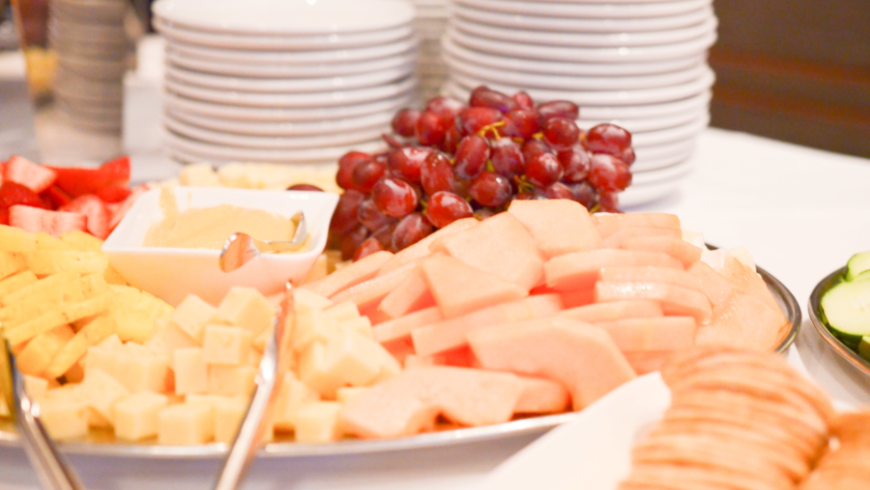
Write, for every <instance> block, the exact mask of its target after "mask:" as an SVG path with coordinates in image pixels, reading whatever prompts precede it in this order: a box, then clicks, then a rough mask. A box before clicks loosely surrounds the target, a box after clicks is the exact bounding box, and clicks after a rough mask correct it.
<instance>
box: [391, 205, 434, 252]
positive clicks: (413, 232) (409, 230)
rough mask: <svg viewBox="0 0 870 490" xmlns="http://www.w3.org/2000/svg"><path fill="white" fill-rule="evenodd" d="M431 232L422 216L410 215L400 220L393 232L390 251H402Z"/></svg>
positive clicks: (429, 224)
mask: <svg viewBox="0 0 870 490" xmlns="http://www.w3.org/2000/svg"><path fill="white" fill-rule="evenodd" d="M433 231H434V230H433V228H432V224H431V223H429V221H428V220H427V219H426V218H424V217H423V215H422V214H420V213H411V214H409V215H407V216H405V217H404V218H402V219H401V221H399V224H398V225H396V229H395V230H393V244H392V245H393V246H392V249H393V251H394V252H398V251H400V250H404V249H405V248H407V247H409V246H411V245H413V244H415V243H417V242H419V241H420V240H422V239H424V238H426V237H427V236H428V235H429V234H431V233H432V232H433Z"/></svg>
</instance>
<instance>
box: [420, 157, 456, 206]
mask: <svg viewBox="0 0 870 490" xmlns="http://www.w3.org/2000/svg"><path fill="white" fill-rule="evenodd" d="M454 182H455V179H454V177H453V165H451V164H450V160H449V159H448V158H447V157H446V156H444V154H443V153H439V152H437V151H433V152H432V153H431V154H430V155H429V156H428V157H426V160H425V161H424V162H423V168H422V169H421V170H420V183H421V184H422V185H423V191H425V192H426V194H429V195H430V196H431V195H433V194H435V193H436V192H438V191H453V190H454V189H455V185H454Z"/></svg>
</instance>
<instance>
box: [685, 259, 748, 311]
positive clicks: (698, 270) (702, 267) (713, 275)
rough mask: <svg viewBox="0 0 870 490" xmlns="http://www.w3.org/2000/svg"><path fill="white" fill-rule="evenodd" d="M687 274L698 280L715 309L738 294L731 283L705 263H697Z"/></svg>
mask: <svg viewBox="0 0 870 490" xmlns="http://www.w3.org/2000/svg"><path fill="white" fill-rule="evenodd" d="M686 272H688V273H689V274H691V275H693V276H695V277H696V278H698V285H699V286H700V287H701V291H703V293H704V294H705V295H707V299H709V300H710V303H711V304H712V305H713V307H714V308H715V307H717V306H719V305H721V304H722V303H724V302H725V300H727V299H728V298H729V297H731V296H733V295H734V294H736V293H737V289H736V287H735V286H734V284H732V283H731V281H729V280H728V279H726V278H725V276H723V275H722V274H720V273H718V272H716V270H715V269H713V268H712V267H710V266H709V265H707V264H706V263H704V262H701V261H698V262H695V263H694V264H692V266H691V267H689V268H688V269H687V270H686Z"/></svg>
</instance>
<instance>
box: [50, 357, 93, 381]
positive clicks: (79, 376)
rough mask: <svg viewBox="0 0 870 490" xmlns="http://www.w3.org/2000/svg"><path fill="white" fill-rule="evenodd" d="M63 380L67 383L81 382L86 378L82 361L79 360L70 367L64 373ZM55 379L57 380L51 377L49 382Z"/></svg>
mask: <svg viewBox="0 0 870 490" xmlns="http://www.w3.org/2000/svg"><path fill="white" fill-rule="evenodd" d="M63 380H64V382H66V383H81V382H82V381H84V380H85V368H84V367H82V363H81V362H77V363H75V364H73V365H72V366H70V368H69V369H67V370H66V372H65V373H63ZM52 381H54V382H55V383H56V382H57V381H56V380H55V379H54V378H51V379H49V383H51V382H52Z"/></svg>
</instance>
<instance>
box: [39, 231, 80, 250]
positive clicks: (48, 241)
mask: <svg viewBox="0 0 870 490" xmlns="http://www.w3.org/2000/svg"><path fill="white" fill-rule="evenodd" d="M35 235H36V249H37V250H75V249H74V248H73V247H72V245H70V244H69V243H67V242H65V241H63V240H61V239H60V238H55V237H53V236H51V235H49V234H48V233H45V232H42V231H38V232H36V233H35Z"/></svg>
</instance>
